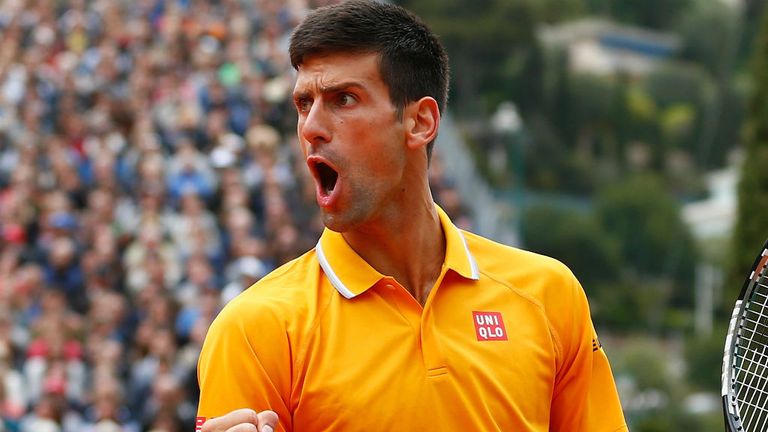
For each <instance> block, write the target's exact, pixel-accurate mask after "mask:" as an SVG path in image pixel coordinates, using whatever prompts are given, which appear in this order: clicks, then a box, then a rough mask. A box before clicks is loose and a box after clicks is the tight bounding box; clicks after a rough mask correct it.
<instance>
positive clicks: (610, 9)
mask: <svg viewBox="0 0 768 432" xmlns="http://www.w3.org/2000/svg"><path fill="white" fill-rule="evenodd" d="M692 1H693V0H672V1H670V0H586V3H587V6H588V10H590V11H591V12H593V13H598V14H601V15H606V16H609V17H611V18H614V19H616V20H618V21H622V22H625V23H629V24H635V25H639V26H643V27H649V28H653V29H665V28H669V27H670V26H671V25H672V24H674V23H676V22H678V21H679V19H680V17H681V16H684V15H685V13H686V12H687V11H688V10H689V8H690V5H691V3H692Z"/></svg>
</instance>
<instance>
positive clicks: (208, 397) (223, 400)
mask: <svg viewBox="0 0 768 432" xmlns="http://www.w3.org/2000/svg"><path fill="white" fill-rule="evenodd" d="M238 300H240V299H239V298H238V299H235V300H233V301H232V302H230V303H229V304H228V305H227V307H225V308H224V309H223V310H222V312H221V313H220V314H219V316H218V317H217V318H216V319H215V320H214V322H213V324H211V327H210V329H209V330H208V334H207V335H206V338H205V342H204V343H203V347H202V351H201V353H200V358H199V360H198V371H197V372H198V381H199V383H200V403H199V406H198V414H197V415H198V422H204V421H205V420H208V419H211V418H213V417H218V416H221V415H224V414H226V413H228V412H230V411H233V410H236V409H239V408H251V409H253V410H255V411H257V412H258V411H263V410H266V409H270V410H273V411H275V412H276V413H277V415H278V417H279V418H280V424H279V426H278V429H279V430H280V431H290V430H292V426H291V414H290V410H289V402H288V401H289V400H290V390H291V376H290V372H291V364H292V363H291V356H290V343H289V340H288V336H287V333H286V330H285V328H284V326H282V325H281V323H280V319H279V314H277V313H276V312H275V311H271V310H270V309H269V308H268V307H263V306H261V305H258V304H257V305H253V304H248V303H246V302H243V301H240V302H238ZM251 303H253V302H251Z"/></svg>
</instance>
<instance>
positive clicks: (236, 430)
mask: <svg viewBox="0 0 768 432" xmlns="http://www.w3.org/2000/svg"><path fill="white" fill-rule="evenodd" d="M227 432H259V430H258V428H257V427H256V426H255V425H253V424H251V423H241V424H239V425H237V426H233V427H231V428H229V429H227Z"/></svg>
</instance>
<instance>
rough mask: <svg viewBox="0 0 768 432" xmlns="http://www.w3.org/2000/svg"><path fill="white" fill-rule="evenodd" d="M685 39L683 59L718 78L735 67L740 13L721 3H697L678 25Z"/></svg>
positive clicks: (683, 41) (700, 0)
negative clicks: (733, 56) (702, 67)
mask: <svg viewBox="0 0 768 432" xmlns="http://www.w3.org/2000/svg"><path fill="white" fill-rule="evenodd" d="M677 29H678V34H679V35H680V37H681V39H682V44H683V47H682V53H681V57H682V58H683V59H685V60H689V61H693V62H696V63H697V64H700V65H702V66H704V67H705V68H706V70H707V71H708V72H709V74H710V76H712V77H717V76H719V75H721V74H722V73H724V72H725V71H726V69H728V68H730V67H731V66H732V65H730V64H729V63H730V62H732V61H733V60H732V59H731V57H730V56H731V55H735V54H736V53H735V51H736V50H737V49H738V44H737V40H736V38H737V37H738V32H739V16H738V13H737V10H736V9H734V8H733V7H730V6H728V5H726V4H725V2H720V1H710V0H695V1H693V2H692V5H691V7H690V8H689V9H688V10H687V11H686V13H685V14H683V15H682V16H681V19H680V23H679V25H677Z"/></svg>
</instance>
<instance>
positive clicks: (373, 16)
mask: <svg viewBox="0 0 768 432" xmlns="http://www.w3.org/2000/svg"><path fill="white" fill-rule="evenodd" d="M338 52H349V53H376V54H379V56H380V60H379V73H380V74H381V78H382V80H383V81H384V84H386V85H387V87H388V88H389V97H390V99H391V100H392V104H393V105H394V106H395V109H396V110H397V113H398V116H402V113H403V110H404V109H405V106H406V105H407V104H408V103H410V102H413V101H417V100H419V99H420V98H422V97H424V96H431V97H433V98H434V99H435V100H436V101H437V105H438V107H439V108H440V111H441V112H442V111H443V110H444V109H445V105H446V103H447V101H448V80H449V71H448V55H447V54H446V52H445V49H444V48H443V46H442V44H441V43H440V41H439V40H438V39H437V36H436V35H435V34H434V33H432V31H431V30H430V29H429V28H428V27H427V26H426V25H425V24H424V22H422V20H421V19H420V18H419V17H417V16H416V15H414V14H413V13H411V12H409V11H407V10H406V9H404V8H402V7H400V6H395V5H392V4H387V3H381V2H377V1H371V0H369V1H366V0H351V1H347V2H344V3H340V4H336V5H331V6H324V7H321V8H318V9H315V10H314V11H312V12H311V13H310V14H309V15H307V17H306V18H305V19H304V21H302V23H301V24H299V26H298V27H297V28H296V29H295V30H294V32H293V35H292V36H291V43H290V48H289V53H290V56H291V64H293V67H294V68H296V69H297V70H298V68H299V66H301V64H302V63H303V62H304V59H305V58H306V57H307V56H309V55H315V54H326V53H338ZM433 145H434V142H431V143H429V145H428V146H427V155H428V156H430V157H431V154H432V147H433Z"/></svg>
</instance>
